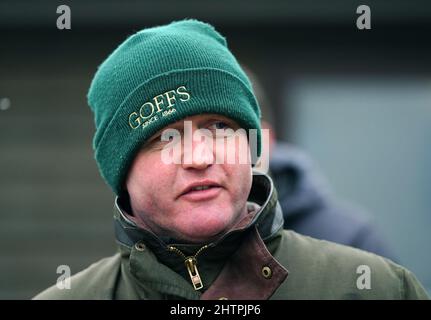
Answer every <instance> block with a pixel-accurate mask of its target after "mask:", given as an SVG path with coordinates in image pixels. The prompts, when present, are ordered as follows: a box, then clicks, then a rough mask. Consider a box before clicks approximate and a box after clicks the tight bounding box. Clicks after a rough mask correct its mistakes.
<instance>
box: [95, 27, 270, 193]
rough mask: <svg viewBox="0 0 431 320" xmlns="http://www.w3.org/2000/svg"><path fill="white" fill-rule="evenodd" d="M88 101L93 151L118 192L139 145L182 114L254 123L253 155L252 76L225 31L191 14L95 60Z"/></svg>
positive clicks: (256, 114)
mask: <svg viewBox="0 0 431 320" xmlns="http://www.w3.org/2000/svg"><path fill="white" fill-rule="evenodd" d="M88 104H89V105H90V108H91V109H92V111H93V112H94V116H95V124H96V132H95V135H94V139H93V148H94V150H95V158H96V161H97V164H98V166H99V170H100V172H101V174H102V177H103V178H104V179H105V180H106V182H107V183H108V184H109V186H110V187H111V188H112V189H113V191H114V192H115V193H116V194H117V195H118V194H120V192H121V191H122V189H123V184H124V180H125V178H126V177H127V173H128V170H129V169H130V165H131V164H132V161H133V159H134V157H135V156H136V153H137V151H138V150H139V147H140V146H142V144H143V143H145V142H146V141H147V139H148V138H150V137H151V136H152V135H153V134H155V133H156V132H157V131H159V130H161V129H163V128H164V127H165V126H167V125H169V124H171V123H173V122H176V121H178V120H181V119H184V118H185V117H188V116H192V115H197V114H204V113H215V114H220V115H224V116H226V117H228V118H231V119H233V120H234V121H236V122H237V123H238V124H239V125H240V126H241V127H242V128H244V129H246V130H247V131H248V129H257V136H256V140H257V141H256V142H257V143H254V144H255V146H253V143H250V147H251V152H252V156H254V157H259V156H260V150H261V146H260V144H261V130H260V121H259V120H260V109H259V106H258V103H257V101H256V99H255V97H254V94H253V90H252V86H251V83H250V81H249V79H248V78H247V76H246V75H245V73H244V72H243V70H242V69H241V67H240V66H239V64H238V62H237V60H236V59H235V57H234V56H233V55H232V53H231V52H230V51H229V49H228V48H227V43H226V40H225V38H224V37H223V36H222V35H220V34H219V33H218V32H217V31H216V30H215V29H214V28H213V27H212V26H211V25H209V24H206V23H203V22H200V21H197V20H183V21H178V22H173V23H171V24H168V25H164V26H159V27H154V28H149V29H144V30H141V31H139V32H137V33H136V34H134V35H132V36H130V37H129V38H128V39H127V40H126V41H124V42H123V43H122V44H121V45H120V46H119V47H118V48H117V49H115V51H114V52H113V53H112V54H111V55H110V56H109V57H108V58H107V59H106V60H105V61H104V62H103V63H102V64H101V65H100V66H99V68H98V70H97V72H96V74H95V76H94V79H93V81H92V83H91V86H90V89H89V92H88ZM255 132H256V131H255ZM250 142H251V141H250ZM253 161H254V160H253Z"/></svg>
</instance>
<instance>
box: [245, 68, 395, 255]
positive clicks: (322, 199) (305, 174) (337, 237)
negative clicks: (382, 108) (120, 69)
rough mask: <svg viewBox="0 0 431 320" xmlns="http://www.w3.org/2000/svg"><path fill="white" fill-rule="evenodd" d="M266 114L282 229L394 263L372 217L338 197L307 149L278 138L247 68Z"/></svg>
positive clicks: (257, 84) (267, 106)
mask: <svg viewBox="0 0 431 320" xmlns="http://www.w3.org/2000/svg"><path fill="white" fill-rule="evenodd" d="M244 69H245V70H246V72H247V74H248V76H249V78H250V80H251V81H252V82H253V88H254V91H255V94H256V97H257V99H258V100H259V104H260V107H261V111H262V128H265V129H269V132H270V135H269V138H270V139H269V140H270V143H269V152H270V163H269V175H270V176H271V177H272V179H273V180H274V184H275V186H276V189H277V191H278V197H279V201H280V205H281V207H282V209H283V215H284V227H285V229H291V230H294V231H296V232H299V233H301V234H304V235H307V236H311V237H313V238H317V239H323V240H328V241H333V242H337V243H341V244H344V245H348V246H352V247H355V248H359V249H362V250H365V251H370V252H373V253H376V254H378V255H381V256H384V257H387V258H390V259H392V260H396V259H395V257H394V255H393V253H392V251H391V250H390V249H389V248H388V246H387V245H386V243H385V241H384V240H383V237H382V236H381V235H380V233H379V231H378V230H377V229H376V228H375V227H374V226H373V224H372V222H371V220H370V218H369V214H367V213H366V212H364V211H363V210H362V209H360V208H357V207H355V206H354V205H352V204H349V203H347V202H345V201H342V200H340V199H337V198H336V197H335V196H334V194H333V193H332V192H331V190H330V188H329V184H328V183H327V182H326V180H325V178H324V177H323V176H322V174H321V173H320V172H319V171H318V169H317V167H316V166H314V165H313V162H312V160H311V159H310V157H309V156H307V155H306V154H305V152H304V151H302V150H300V149H299V148H298V147H296V146H293V145H291V144H288V143H285V142H282V141H279V140H277V138H276V136H275V130H274V129H273V126H272V124H274V114H273V112H272V109H271V106H270V104H269V101H268V98H267V96H266V94H265V91H264V89H263V86H262V85H261V84H260V82H259V80H258V78H257V76H256V75H255V74H254V73H253V72H252V71H251V70H250V69H249V68H247V67H245V68H244Z"/></svg>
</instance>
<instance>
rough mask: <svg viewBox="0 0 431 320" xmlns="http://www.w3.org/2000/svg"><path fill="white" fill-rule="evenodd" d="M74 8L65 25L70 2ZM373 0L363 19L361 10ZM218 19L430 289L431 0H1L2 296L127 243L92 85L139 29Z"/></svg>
mask: <svg viewBox="0 0 431 320" xmlns="http://www.w3.org/2000/svg"><path fill="white" fill-rule="evenodd" d="M60 4H66V5H68V6H69V7H70V9H71V27H72V28H71V30H59V29H57V27H56V21H57V18H58V16H59V15H60V14H57V13H56V9H57V6H59V5H60ZM361 4H367V5H369V6H370V8H371V27H372V29H371V30H358V29H357V27H356V19H357V18H358V16H359V14H357V13H356V8H357V7H358V6H359V5H361ZM186 17H190V18H198V19H202V20H204V21H207V22H210V23H212V24H213V25H214V26H215V27H216V28H217V29H218V30H219V31H220V32H222V33H223V34H224V35H225V36H226V37H227V39H228V43H229V46H230V48H231V50H232V51H233V52H234V54H235V55H236V56H237V57H238V58H239V59H240V60H241V62H243V63H244V64H246V65H247V66H249V67H250V68H251V69H252V70H253V71H254V72H255V73H256V74H257V76H258V77H259V78H260V80H261V82H262V84H263V86H264V88H265V90H266V91H267V95H268V98H269V101H270V104H271V105H272V106H273V108H274V113H275V115H276V117H275V119H276V122H275V128H276V131H277V135H278V137H279V138H280V139H282V140H284V141H288V142H290V143H294V144H296V145H298V146H300V147H301V148H302V149H304V150H305V151H306V152H308V153H309V154H310V155H311V157H312V158H313V160H314V161H315V162H316V163H318V165H319V167H320V169H322V171H323V172H324V174H325V175H326V177H327V178H328V180H329V182H330V184H331V186H332V188H333V189H334V190H335V192H336V193H337V195H339V196H340V197H342V198H344V199H347V200H349V201H352V202H354V203H358V204H360V205H361V206H362V207H364V208H366V209H367V210H368V211H369V212H371V213H372V215H373V219H374V221H375V224H376V225H377V226H378V228H379V230H381V232H382V236H383V237H384V238H385V239H386V240H387V242H388V244H389V245H390V246H391V248H392V249H393V251H394V253H395V254H396V256H397V257H399V261H400V262H401V263H402V264H403V265H405V266H406V267H408V268H409V269H411V270H412V271H413V272H414V273H415V274H416V275H417V277H418V278H419V279H420V280H421V282H422V283H423V284H424V286H426V287H427V288H428V290H430V289H431V250H430V248H429V247H430V244H431V232H430V231H429V228H430V226H431V195H430V191H431V170H430V169H429V165H430V164H431V60H430V59H431V58H430V57H431V43H430V35H431V4H430V2H429V1H426V0H424V1H405V0H404V1H399V0H392V1H371V0H369V1H365V2H364V1H361V2H359V1H351V0H338V1H325V2H323V1H321V2H318V3H317V2H315V1H310V0H307V1H304V0H301V1H299V0H278V1H252V0H250V1H247V2H244V1H238V0H229V1H198V0H195V1H181V3H179V2H178V1H174V0H169V1H132V0H129V1H101V0H100V1H94V0H93V1H65V2H61V3H59V2H57V1H12V0H0V298H1V299H27V298H30V297H32V296H33V295H35V294H36V293H38V292H40V291H41V290H42V289H44V288H46V287H47V286H49V285H52V284H54V283H55V282H56V279H57V277H59V274H57V273H56V270H57V266H59V265H69V266H70V268H71V270H72V273H76V272H78V271H80V270H81V269H83V268H84V267H86V266H88V265H89V264H91V263H92V262H94V261H96V260H97V259H99V258H102V257H104V256H107V255H111V254H113V253H114V252H115V250H116V246H115V241H114V234H113V227H112V214H113V199H114V197H113V194H112V192H111V191H110V189H109V188H108V187H107V185H105V183H104V182H103V180H102V178H101V177H100V176H99V173H98V170H97V167H96V163H95V161H94V159H93V151H92V146H91V144H92V137H93V133H94V125H93V118H92V113H91V111H90V109H89V108H88V106H87V103H86V93H87V90H88V87H89V85H90V81H91V79H92V76H93V75H94V73H95V71H96V68H97V66H98V65H99V64H100V63H101V62H102V61H103V59H105V58H106V57H107V55H108V54H109V53H110V52H111V51H112V50H113V49H115V48H116V46H117V45H118V44H119V43H121V42H122V41H123V40H125V39H126V37H127V36H129V35H131V34H133V33H134V32H136V31H138V30H140V29H142V28H144V27H149V26H154V25H157V24H164V23H168V22H170V21H172V20H178V19H182V18H186Z"/></svg>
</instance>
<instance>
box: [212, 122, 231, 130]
mask: <svg viewBox="0 0 431 320" xmlns="http://www.w3.org/2000/svg"><path fill="white" fill-rule="evenodd" d="M209 128H210V129H212V130H216V129H219V130H220V129H227V128H230V127H229V125H228V124H227V123H226V122H223V121H217V122H214V123H213V124H211V125H210V126H209Z"/></svg>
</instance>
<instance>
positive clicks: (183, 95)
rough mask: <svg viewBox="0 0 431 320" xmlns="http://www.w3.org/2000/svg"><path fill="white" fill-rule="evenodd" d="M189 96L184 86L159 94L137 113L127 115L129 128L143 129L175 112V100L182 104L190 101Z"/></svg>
mask: <svg viewBox="0 0 431 320" xmlns="http://www.w3.org/2000/svg"><path fill="white" fill-rule="evenodd" d="M190 98H191V95H190V93H189V92H187V88H186V87H185V86H180V87H178V88H176V89H175V90H169V91H166V92H164V93H162V94H159V95H157V96H155V97H154V98H152V99H151V100H149V101H147V102H145V103H144V104H143V105H142V106H141V107H140V108H139V110H137V111H134V112H132V113H131V114H129V126H130V127H131V128H132V129H137V128H139V127H142V128H145V127H146V126H148V125H149V124H150V123H153V122H155V121H157V120H158V119H159V117H160V116H161V117H166V116H168V115H170V114H172V113H174V112H176V109H175V104H176V102H177V99H179V100H180V101H182V102H186V101H188V100H190Z"/></svg>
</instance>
